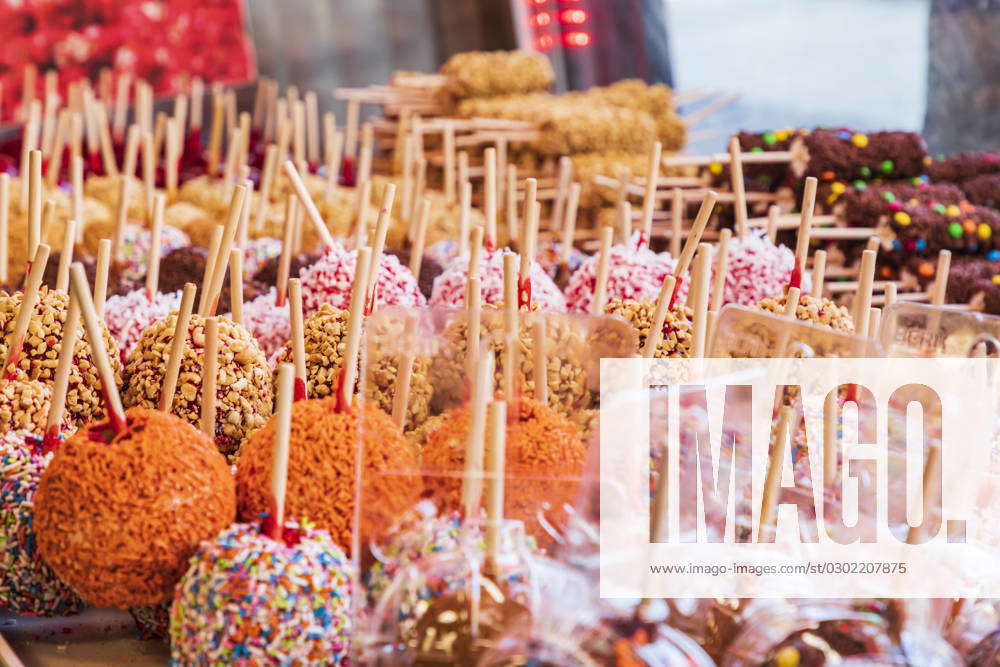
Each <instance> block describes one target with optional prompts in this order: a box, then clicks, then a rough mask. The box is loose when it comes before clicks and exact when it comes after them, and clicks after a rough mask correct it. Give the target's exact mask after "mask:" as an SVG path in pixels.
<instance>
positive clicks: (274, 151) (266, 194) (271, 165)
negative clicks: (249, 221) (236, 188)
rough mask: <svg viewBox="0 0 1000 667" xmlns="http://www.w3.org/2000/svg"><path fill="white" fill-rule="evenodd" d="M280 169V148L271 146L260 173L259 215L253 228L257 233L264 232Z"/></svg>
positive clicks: (265, 155)
mask: <svg viewBox="0 0 1000 667" xmlns="http://www.w3.org/2000/svg"><path fill="white" fill-rule="evenodd" d="M277 168H278V147H277V146H275V145H274V144H271V145H269V146H268V147H267V150H266V151H265V152H264V166H263V168H262V169H261V172H260V192H259V196H258V197H257V214H256V216H255V217H254V223H253V227H254V230H255V231H256V232H257V233H260V232H262V231H263V230H264V221H265V220H266V219H267V209H268V206H269V205H270V199H271V189H272V188H273V187H274V175H275V172H276V171H277Z"/></svg>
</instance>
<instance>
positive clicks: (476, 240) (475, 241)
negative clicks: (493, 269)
mask: <svg viewBox="0 0 1000 667" xmlns="http://www.w3.org/2000/svg"><path fill="white" fill-rule="evenodd" d="M468 243H469V267H468V269H467V276H468V278H467V279H468V280H472V279H473V278H478V277H480V276H479V264H480V260H481V259H482V255H483V228H482V227H481V226H479V225H476V226H475V227H473V228H472V235H471V237H470V238H469V241H468Z"/></svg>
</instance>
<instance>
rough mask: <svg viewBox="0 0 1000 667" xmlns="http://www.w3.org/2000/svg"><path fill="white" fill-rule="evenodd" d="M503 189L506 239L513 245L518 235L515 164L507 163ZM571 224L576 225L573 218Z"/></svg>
mask: <svg viewBox="0 0 1000 667" xmlns="http://www.w3.org/2000/svg"><path fill="white" fill-rule="evenodd" d="M505 191H506V193H507V201H506V205H505V206H504V209H505V210H506V212H507V239H508V242H509V243H510V244H512V245H513V244H516V243H517V239H518V237H519V236H520V235H519V233H518V231H519V230H518V226H519V224H518V221H517V165H514V164H509V165H507V186H506V188H505ZM578 198H579V195H578ZM573 224H574V225H576V220H575V219H574V221H573Z"/></svg>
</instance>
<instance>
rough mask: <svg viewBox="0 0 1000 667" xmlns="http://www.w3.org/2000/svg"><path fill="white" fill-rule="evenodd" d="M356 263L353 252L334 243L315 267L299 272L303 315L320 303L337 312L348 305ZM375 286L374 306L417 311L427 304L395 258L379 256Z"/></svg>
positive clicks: (417, 286) (410, 275) (355, 256)
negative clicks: (300, 274) (300, 273)
mask: <svg viewBox="0 0 1000 667" xmlns="http://www.w3.org/2000/svg"><path fill="white" fill-rule="evenodd" d="M356 262H357V251H356V250H346V249H345V248H344V246H342V245H340V244H339V243H334V244H333V246H331V247H330V248H328V249H327V251H326V253H325V254H324V255H323V256H322V257H320V258H319V260H318V261H317V262H316V263H315V264H313V265H312V266H310V267H309V268H308V269H305V270H304V271H303V272H302V307H303V310H304V311H305V314H306V315H307V316H308V315H311V314H312V313H314V312H316V311H317V310H318V309H319V307H320V306H321V305H323V304H324V303H328V304H330V305H331V306H333V307H334V308H340V309H346V308H348V307H349V306H350V305H351V287H352V285H353V284H354V265H355V263H356ZM376 285H377V287H376V291H377V294H376V299H375V306H376V307H379V306H406V307H409V308H417V307H420V306H424V305H426V303H427V301H426V299H424V295H423V294H421V293H420V286H419V285H418V284H417V280H416V278H414V277H413V274H412V273H410V270H409V269H408V268H406V267H405V266H403V265H402V264H400V263H399V259H398V258H397V257H396V256H395V255H390V254H388V253H385V254H383V255H382V262H381V264H380V265H379V273H378V281H377V283H376Z"/></svg>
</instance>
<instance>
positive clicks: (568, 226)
mask: <svg viewBox="0 0 1000 667" xmlns="http://www.w3.org/2000/svg"><path fill="white" fill-rule="evenodd" d="M580 188H581V186H580V184H579V183H573V184H572V185H570V187H569V196H568V197H567V201H566V217H565V219H564V220H563V225H562V241H561V242H560V247H559V262H560V264H564V265H566V266H567V267H568V266H569V256H570V251H571V250H572V249H573V236H574V234H576V216H577V209H578V208H579V205H580Z"/></svg>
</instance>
